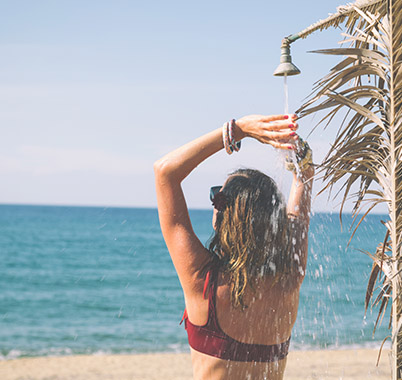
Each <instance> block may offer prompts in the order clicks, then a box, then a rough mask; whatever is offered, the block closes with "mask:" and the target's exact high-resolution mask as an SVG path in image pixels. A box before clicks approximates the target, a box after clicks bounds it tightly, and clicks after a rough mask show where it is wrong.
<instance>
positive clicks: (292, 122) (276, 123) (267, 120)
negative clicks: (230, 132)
mask: <svg viewBox="0 0 402 380" xmlns="http://www.w3.org/2000/svg"><path fill="white" fill-rule="evenodd" d="M296 119H297V116H296V115H294V114H293V115H268V116H267V115H249V116H244V117H242V118H241V119H238V120H236V126H237V128H235V131H234V134H235V139H236V140H237V141H238V140H241V139H242V138H244V137H252V138H254V139H256V140H258V141H260V142H261V143H263V144H270V145H272V146H273V147H274V148H278V149H295V141H296V140H297V138H298V136H297V134H296V130H297V128H298V124H297V122H296Z"/></svg>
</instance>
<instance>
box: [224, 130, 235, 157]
mask: <svg viewBox="0 0 402 380" xmlns="http://www.w3.org/2000/svg"><path fill="white" fill-rule="evenodd" d="M228 128H229V123H225V124H223V127H222V138H223V146H224V147H225V150H226V153H227V154H232V153H233V148H232V146H231V145H230V140H229V133H228Z"/></svg>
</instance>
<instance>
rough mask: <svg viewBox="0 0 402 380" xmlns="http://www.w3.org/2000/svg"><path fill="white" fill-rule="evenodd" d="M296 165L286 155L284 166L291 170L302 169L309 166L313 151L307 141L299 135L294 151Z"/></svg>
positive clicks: (311, 161)
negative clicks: (297, 147) (295, 151)
mask: <svg viewBox="0 0 402 380" xmlns="http://www.w3.org/2000/svg"><path fill="white" fill-rule="evenodd" d="M296 163H297V166H298V167H296V165H295V164H294V163H293V162H292V159H291V158H290V157H289V156H286V161H285V168H286V169H287V170H289V171H291V172H296V171H300V172H302V171H304V170H306V169H308V168H309V167H310V165H312V163H313V152H312V150H311V148H310V146H309V145H308V143H307V141H304V140H303V139H301V138H300V137H299V150H298V152H297V153H296Z"/></svg>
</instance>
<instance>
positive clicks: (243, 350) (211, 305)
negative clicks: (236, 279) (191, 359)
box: [182, 270, 290, 363]
mask: <svg viewBox="0 0 402 380" xmlns="http://www.w3.org/2000/svg"><path fill="white" fill-rule="evenodd" d="M211 273H212V275H213V277H214V278H213V279H212V282H211V284H210V285H209V282H210V277H211ZM217 274H218V271H217V270H214V271H213V272H212V271H209V272H208V273H207V277H206V279H205V284H204V298H205V294H206V291H207V288H208V285H209V292H208V321H207V323H206V324H205V325H204V326H197V325H193V324H192V323H191V322H190V320H189V319H188V315H187V310H184V315H183V319H182V322H183V320H184V326H185V328H186V331H187V335H188V342H189V344H190V347H191V348H193V349H194V350H196V351H199V352H202V353H204V354H207V355H210V356H215V357H217V358H220V359H224V360H232V361H237V362H265V363H266V362H274V361H278V360H281V359H284V358H285V357H286V356H287V354H288V351H289V344H290V338H289V339H288V340H287V341H286V342H283V343H280V344H273V345H264V344H250V343H242V342H239V341H237V340H235V339H233V338H231V337H230V336H229V335H226V334H225V333H224V332H223V331H222V329H221V328H220V326H219V323H218V318H217V314H216V302H215V300H216V288H217V278H218V276H217Z"/></svg>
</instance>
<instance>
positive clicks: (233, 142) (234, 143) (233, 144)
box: [229, 119, 241, 152]
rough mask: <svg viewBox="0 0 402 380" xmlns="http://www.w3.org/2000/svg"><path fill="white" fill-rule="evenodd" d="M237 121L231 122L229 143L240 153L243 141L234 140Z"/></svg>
mask: <svg viewBox="0 0 402 380" xmlns="http://www.w3.org/2000/svg"><path fill="white" fill-rule="evenodd" d="M235 122H236V120H235V119H232V120H230V121H229V141H230V146H231V147H232V148H233V150H234V151H235V152H238V151H239V150H240V148H241V141H236V140H235V138H234V133H233V127H234V125H235Z"/></svg>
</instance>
